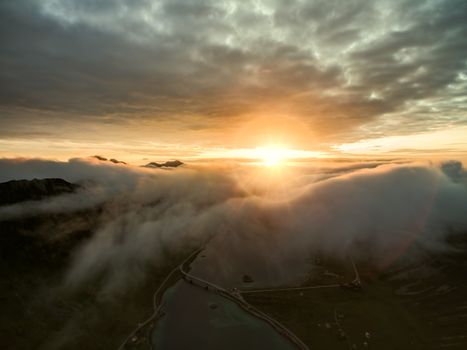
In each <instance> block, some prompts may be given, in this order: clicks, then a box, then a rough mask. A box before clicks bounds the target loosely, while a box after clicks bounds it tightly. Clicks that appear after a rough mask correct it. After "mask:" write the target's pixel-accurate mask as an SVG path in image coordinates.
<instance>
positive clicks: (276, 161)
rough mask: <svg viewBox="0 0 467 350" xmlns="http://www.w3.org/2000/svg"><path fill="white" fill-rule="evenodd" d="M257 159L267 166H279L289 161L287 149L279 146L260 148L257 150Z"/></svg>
mask: <svg viewBox="0 0 467 350" xmlns="http://www.w3.org/2000/svg"><path fill="white" fill-rule="evenodd" d="M255 154H256V158H257V159H259V160H260V161H261V162H262V163H263V165H265V166H269V167H272V166H279V165H281V164H282V163H283V162H284V161H285V160H286V159H287V149H286V148H282V147H278V146H268V147H259V148H256V149H255Z"/></svg>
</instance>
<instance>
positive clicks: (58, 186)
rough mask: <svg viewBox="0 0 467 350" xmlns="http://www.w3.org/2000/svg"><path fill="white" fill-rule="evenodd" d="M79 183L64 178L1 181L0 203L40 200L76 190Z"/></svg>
mask: <svg viewBox="0 0 467 350" xmlns="http://www.w3.org/2000/svg"><path fill="white" fill-rule="evenodd" d="M78 188H80V186H79V185H76V184H72V183H70V182H67V181H65V180H63V179H57V178H50V179H34V180H12V181H8V182H3V183H0V205H8V204H14V203H19V202H24V201H31V200H40V199H44V198H46V197H50V196H57V195H59V194H63V193H72V192H75V191H76V190H77V189H78Z"/></svg>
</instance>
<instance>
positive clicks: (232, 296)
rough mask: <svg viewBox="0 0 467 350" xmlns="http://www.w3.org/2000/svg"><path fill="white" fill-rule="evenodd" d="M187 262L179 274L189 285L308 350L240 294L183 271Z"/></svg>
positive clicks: (293, 335)
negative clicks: (231, 304) (228, 302)
mask: <svg viewBox="0 0 467 350" xmlns="http://www.w3.org/2000/svg"><path fill="white" fill-rule="evenodd" d="M187 261H188V260H186V261H185V262H184V263H182V264H181V265H180V272H181V273H182V274H183V277H184V279H185V280H186V281H187V282H188V283H191V284H194V285H197V286H199V287H201V288H204V289H206V290H210V291H213V292H216V293H218V294H219V295H221V296H223V297H225V298H227V299H229V300H231V301H233V302H234V303H236V304H237V305H239V306H240V307H241V308H242V309H243V310H245V311H246V312H248V313H250V314H252V315H253V316H255V317H257V318H259V319H262V320H263V321H266V322H267V323H269V324H270V325H271V326H272V327H273V328H274V329H275V330H276V331H277V332H278V333H280V334H282V335H283V336H284V337H286V338H288V339H289V340H290V341H291V342H292V343H293V344H295V345H296V346H297V347H298V348H299V349H301V350H309V348H308V346H307V345H306V344H304V343H303V342H302V341H301V340H300V339H299V338H298V337H297V336H296V335H295V334H294V333H292V332H291V331H290V330H289V329H287V328H286V327H285V326H284V325H283V324H281V323H280V322H279V321H277V320H275V319H273V318H272V317H270V316H269V315H267V314H265V313H264V312H262V311H260V310H258V309H257V308H255V307H254V306H253V305H251V304H249V303H247V302H246V301H245V300H244V299H243V298H242V296H241V294H240V293H238V292H237V293H236V292H231V291H228V290H226V289H225V288H222V287H221V286H218V285H216V284H214V283H211V282H209V281H206V280H204V279H202V278H200V277H197V276H194V275H192V274H190V273H189V272H187V271H186V270H185V264H186V262H187Z"/></svg>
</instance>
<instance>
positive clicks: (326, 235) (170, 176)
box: [0, 160, 467, 290]
mask: <svg viewBox="0 0 467 350" xmlns="http://www.w3.org/2000/svg"><path fill="white" fill-rule="evenodd" d="M7 165H8V166H9V167H10V169H11V170H10V175H9V176H12V175H11V174H13V173H16V175H15V176H16V177H22V175H21V174H22V173H23V174H24V173H26V172H27V174H31V175H30V176H37V174H38V173H41V174H45V173H46V172H47V171H50V172H55V171H56V170H57V169H62V172H61V173H60V175H62V176H63V177H65V178H66V179H68V180H71V179H74V180H75V181H76V180H78V179H81V180H84V179H92V180H93V182H92V183H93V186H90V187H88V188H87V189H86V190H85V191H84V192H81V193H77V194H74V195H66V196H61V197H57V198H54V199H49V200H44V201H40V202H33V203H26V204H23V205H15V206H9V207H3V208H0V218H2V219H11V218H13V217H21V216H28V215H33V214H37V213H40V212H43V213H47V212H49V213H56V212H64V211H73V210H76V209H82V208H86V207H92V206H95V205H96V203H99V204H100V205H103V206H104V210H103V211H102V214H101V218H100V220H99V222H100V225H99V226H98V227H96V228H95V234H94V235H93V238H92V239H90V240H89V241H88V242H87V243H86V244H85V245H84V246H83V247H82V249H81V250H80V252H79V253H77V255H76V260H75V262H74V264H73V267H72V269H71V271H70V274H69V282H71V283H72V284H75V283H78V284H79V283H81V282H83V281H86V280H87V279H89V278H95V277H101V278H103V279H104V281H105V284H104V285H105V288H106V290H119V289H120V288H121V287H122V286H124V285H128V283H131V282H137V281H139V280H140V279H141V278H142V277H143V276H144V271H145V267H146V266H148V265H156V266H157V264H160V263H161V262H162V261H164V259H165V258H166V257H167V256H168V255H171V254H173V253H176V252H183V251H187V250H190V249H194V248H195V247H199V246H204V245H207V246H208V249H209V250H210V254H211V255H214V256H217V257H218V259H219V261H218V264H219V265H217V266H218V267H219V269H221V270H222V272H223V273H224V274H225V275H226V276H228V275H238V274H240V271H243V272H244V271H250V270H254V272H255V276H256V275H262V276H267V277H264V280H265V283H268V282H270V281H269V280H268V278H269V279H270V280H271V281H272V280H273V281H275V282H276V283H277V281H281V280H282V278H283V279H285V280H286V279H290V278H296V277H297V275H293V274H291V273H290V271H295V272H296V273H297V274H298V275H300V273H302V272H304V270H306V266H307V265H306V263H307V261H308V259H309V257H310V255H311V254H312V253H313V252H316V251H320V252H324V253H325V254H330V255H332V256H334V257H341V258H344V257H345V256H346V255H347V254H349V253H351V254H353V255H354V256H355V257H357V258H362V259H363V258H364V259H366V260H368V261H372V263H373V264H374V266H375V267H383V266H386V265H389V264H391V263H392V262H394V261H395V260H397V258H398V257H399V256H400V255H401V254H403V252H404V251H406V250H407V249H409V248H410V247H413V246H414V245H420V246H423V247H424V249H429V250H431V249H444V248H447V246H446V245H445V244H444V241H445V238H446V236H447V235H448V234H449V233H452V232H466V231H467V219H466V216H465V212H466V211H467V177H466V172H465V171H464V170H463V168H462V164H460V163H457V162H449V163H445V164H443V165H442V167H441V168H440V167H438V166H434V165H430V164H417V163H407V164H381V163H369V164H354V165H352V166H348V165H346V166H336V165H335V164H334V165H333V168H332V169H331V168H324V167H323V166H320V165H317V164H311V165H308V166H306V167H303V168H301V169H295V170H294V172H291V173H288V174H287V173H283V174H275V175H271V174H269V175H268V174H267V173H265V172H264V171H262V170H258V169H255V168H251V167H247V169H243V168H239V167H233V168H228V167H224V168H209V167H206V168H201V167H200V168H190V167H188V168H186V169H177V170H175V171H163V170H154V171H147V170H145V169H137V168H132V167H130V166H124V165H123V166H122V165H106V164H104V165H103V164H102V163H99V162H88V161H84V160H72V161H70V162H68V163H57V162H41V161H26V160H23V161H18V160H16V161H11V160H10V161H9V160H3V161H2V162H1V163H0V166H1V167H4V168H5V167H6V166H7ZM46 170H47V171H46ZM103 174H106V176H103ZM107 179H110V181H107ZM112 179H119V181H112ZM253 262H254V263H253ZM218 273H219V271H218ZM222 277H223V276H221V277H220V278H221V280H222ZM224 277H225V276H224Z"/></svg>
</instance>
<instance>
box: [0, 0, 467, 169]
mask: <svg viewBox="0 0 467 350" xmlns="http://www.w3.org/2000/svg"><path fill="white" fill-rule="evenodd" d="M466 18H467V2H466V1H464V0H444V1H439V0H429V1H421V0H420V1H413V0H391V1H389V0H381V1H361V0H346V1H338V0H326V1H325V0H315V1H312V0H306V1H305V0H301V1H300V0H289V1H279V0H256V1H232V0H226V1H222V0H196V1H189V0H186V1H180V0H161V1H149V0H42V1H34V0H15V1H0V40H1V45H0V157H3V158H15V157H26V158H28V157H41V158H50V159H61V160H64V159H68V158H70V157H82V156H89V155H94V154H101V155H104V156H108V157H115V158H118V159H122V160H125V161H130V162H134V163H145V162H146V161H148V160H158V159H173V158H179V159H197V158H226V157H227V158H228V157H247V158H248V157H254V156H255V154H257V153H258V151H257V150H258V148H259V149H261V148H262V147H272V148H277V149H279V148H287V149H289V150H291V151H293V152H294V153H293V154H296V155H297V157H302V156H303V157H308V156H309V157H345V156H377V157H382V156H384V157H385V156H394V155H396V156H414V155H415V156H428V157H435V156H436V157H444V158H456V159H459V158H462V156H463V155H465V154H467V137H466V136H467V40H466V39H465V38H467V21H466ZM251 150H253V151H251ZM255 150H256V151H255ZM291 154H292V153H291Z"/></svg>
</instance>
